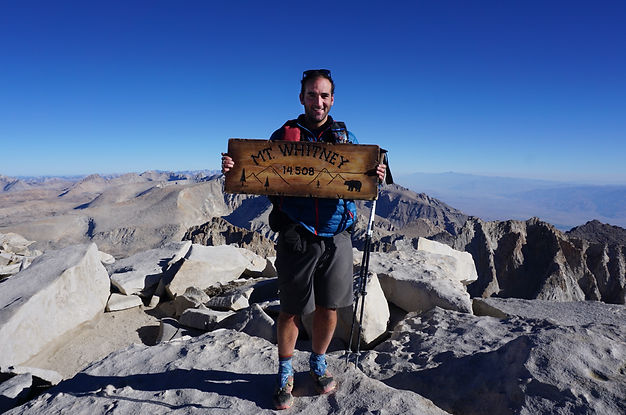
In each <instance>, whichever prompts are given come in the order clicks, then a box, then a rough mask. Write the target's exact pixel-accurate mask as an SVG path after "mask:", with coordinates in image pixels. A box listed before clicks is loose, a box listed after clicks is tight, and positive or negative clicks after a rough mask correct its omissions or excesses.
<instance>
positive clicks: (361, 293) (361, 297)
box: [346, 149, 393, 368]
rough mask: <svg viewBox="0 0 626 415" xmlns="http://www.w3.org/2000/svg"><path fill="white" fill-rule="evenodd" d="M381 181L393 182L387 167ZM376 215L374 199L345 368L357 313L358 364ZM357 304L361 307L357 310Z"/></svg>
mask: <svg viewBox="0 0 626 415" xmlns="http://www.w3.org/2000/svg"><path fill="white" fill-rule="evenodd" d="M381 156H382V160H381V162H382V163H384V164H385V165H386V166H389V162H388V159H387V150H382V149H381ZM382 182H386V183H393V179H392V178H391V172H389V169H388V168H387V169H386V170H385V176H384V178H383V180H382ZM375 215H376V199H374V200H373V201H372V210H371V212H370V219H369V221H368V223H367V232H366V234H365V244H364V246H363V258H362V259H361V269H360V270H359V283H358V288H357V290H356V293H355V299H354V310H353V311H352V326H351V327H350V341H349V344H348V349H347V350H346V368H347V367H348V365H349V361H348V359H349V357H350V354H351V353H352V341H353V338H354V323H355V322H356V317H357V313H359V330H358V335H357V340H356V353H355V355H356V358H355V361H354V367H355V368H357V367H358V365H359V356H360V354H361V331H362V328H363V312H364V310H365V296H366V295H367V291H366V290H365V289H366V287H367V274H368V271H369V264H370V250H371V243H372V233H373V228H374V216H375ZM359 305H360V306H361V309H360V310H359Z"/></svg>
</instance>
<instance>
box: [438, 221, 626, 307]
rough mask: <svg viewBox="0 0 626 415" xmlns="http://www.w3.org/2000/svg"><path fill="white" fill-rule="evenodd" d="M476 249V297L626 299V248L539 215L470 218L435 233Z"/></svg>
mask: <svg viewBox="0 0 626 415" xmlns="http://www.w3.org/2000/svg"><path fill="white" fill-rule="evenodd" d="M433 239H435V240H437V239H439V240H441V241H442V242H446V243H448V244H449V245H451V246H452V247H453V248H455V249H458V250H461V251H467V252H469V253H471V254H472V257H473V258H474V262H475V264H476V269H477V272H478V281H477V282H475V283H473V284H472V285H470V286H469V292H470V294H471V295H472V296H474V297H489V296H498V297H515V298H525V299H545V300H557V301H580V300H596V301H604V302H607V303H616V304H624V303H625V300H626V248H625V247H624V246H623V245H609V244H606V243H593V242H588V241H586V240H582V239H578V238H574V237H568V236H567V235H566V234H564V233H562V232H561V231H559V230H558V229H556V228H555V227H554V226H552V225H550V224H548V223H545V222H542V221H540V220H538V219H537V218H532V219H529V220H528V221H525V222H522V221H504V222H484V221H482V220H480V219H478V218H472V219H470V220H468V221H467V223H466V224H465V226H464V227H463V228H462V229H461V230H460V232H459V235H458V236H456V237H455V238H438V237H435V238H433Z"/></svg>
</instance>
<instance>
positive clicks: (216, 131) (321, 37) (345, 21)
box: [0, 1, 626, 184]
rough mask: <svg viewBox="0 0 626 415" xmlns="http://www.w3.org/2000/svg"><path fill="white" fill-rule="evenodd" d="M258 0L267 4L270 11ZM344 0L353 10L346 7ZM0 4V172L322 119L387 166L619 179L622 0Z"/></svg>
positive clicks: (206, 162) (625, 148)
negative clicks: (327, 94)
mask: <svg viewBox="0 0 626 415" xmlns="http://www.w3.org/2000/svg"><path fill="white" fill-rule="evenodd" d="M272 5H275V7H272ZM355 5H358V7H354V6H355ZM322 15H323V12H322V11H321V10H320V11H312V10H311V7H307V6H306V5H304V4H294V3H292V2H285V3H283V4H281V3H280V2H274V3H269V4H259V3H257V2H240V3H236V4H225V3H219V4H213V3H207V2H201V1H189V2H185V3H184V4H178V3H170V2H164V1H156V2H155V1H129V2H123V3H122V2H113V3H106V4H105V3H92V2H87V3H86V2H79V1H59V2H45V1H28V2H15V3H7V2H5V3H3V4H2V5H0V39H2V40H0V53H1V54H2V56H3V64H2V65H0V91H1V92H0V98H1V99H0V149H1V151H2V153H1V154H2V158H1V160H2V161H1V162H0V174H1V175H5V176H10V177H17V176H71V175H88V174H103V175H107V174H123V173H128V172H143V171H147V170H163V171H194V170H216V169H218V168H219V155H220V152H222V151H225V149H226V143H227V140H228V139H229V138H231V137H237V138H263V137H269V135H270V134H271V133H272V131H274V130H275V129H276V128H278V127H280V125H282V124H283V123H284V121H286V120H287V119H289V118H295V117H296V116H297V115H298V114H299V113H300V112H301V106H300V104H299V101H298V92H299V80H300V77H301V74H302V71H303V70H305V69H311V68H322V67H323V68H329V69H331V71H332V73H333V77H334V79H335V81H336V85H337V89H336V94H335V106H334V108H333V109H332V110H331V115H333V116H334V117H335V118H336V119H338V120H342V121H345V122H346V124H347V125H348V128H349V129H350V130H351V131H352V132H353V133H354V134H355V135H356V136H357V138H358V140H359V142H360V143H363V144H378V145H380V146H381V147H383V148H386V149H387V150H389V157H390V161H391V166H392V170H393V173H394V174H395V175H397V176H400V175H404V174H410V173H416V172H425V173H441V172H448V171H454V172H463V173H464V174H476V175H485V176H501V177H512V178H532V179H543V180H554V181H566V182H575V183H590V184H626V163H624V162H623V155H624V154H626V117H625V116H624V114H626V100H624V96H626V77H625V76H624V74H625V73H626V26H624V24H623V22H624V21H626V4H625V3H624V2H621V1H600V2H594V3H593V4H591V3H587V2H576V1H575V2H572V1H568V2H565V1H554V2H539V1H528V2H523V3H515V4H512V3H506V4H505V3H502V2H496V1H479V2H472V3H471V4H470V3H467V2H462V1H445V2H437V3H433V2H402V3H393V4H374V5H370V6H365V5H363V4H362V3H351V2H337V3H336V4H333V7H332V13H330V15H329V16H328V17H326V18H321V16H322Z"/></svg>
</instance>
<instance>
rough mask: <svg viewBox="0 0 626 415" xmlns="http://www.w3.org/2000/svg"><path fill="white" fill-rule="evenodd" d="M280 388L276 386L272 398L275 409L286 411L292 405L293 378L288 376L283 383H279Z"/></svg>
mask: <svg viewBox="0 0 626 415" xmlns="http://www.w3.org/2000/svg"><path fill="white" fill-rule="evenodd" d="M281 383H282V386H278V387H277V388H276V391H275V392H274V396H273V397H272V402H273V403H274V408H275V409H288V408H291V405H293V395H292V394H291V391H292V390H293V376H288V377H287V378H286V379H285V381H284V382H281Z"/></svg>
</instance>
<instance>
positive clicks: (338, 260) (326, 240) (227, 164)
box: [222, 69, 385, 409]
mask: <svg viewBox="0 0 626 415" xmlns="http://www.w3.org/2000/svg"><path fill="white" fill-rule="evenodd" d="M334 92H335V83H334V81H333V79H332V78H331V74H330V71H329V70H326V69H318V70H310V71H305V72H304V74H303V77H302V81H301V90H300V103H301V104H302V105H303V106H304V114H302V115H300V116H299V117H298V118H297V119H295V120H289V121H287V122H286V123H285V124H284V125H283V126H282V127H281V128H279V129H278V130H276V131H275V132H274V133H273V134H272V137H271V140H291V141H328V142H333V143H337V142H353V143H354V142H355V141H356V140H355V139H354V136H352V134H351V133H349V132H348V130H347V129H346V127H345V124H344V123H341V122H335V121H334V120H333V119H332V117H331V116H330V115H329V114H328V113H329V111H330V109H331V107H332V106H333V104H334V100H335V96H334ZM233 166H234V162H233V160H232V158H231V157H229V156H228V155H227V154H222V171H223V172H224V173H226V172H227V171H229V170H230V169H231V168H233ZM377 174H378V177H379V179H380V180H381V181H382V180H383V178H384V176H385V166H384V165H382V164H381V165H379V166H378V168H377ZM270 200H272V203H273V205H274V209H273V210H272V213H271V215H270V226H271V227H272V229H273V230H275V231H278V232H279V236H278V241H277V245H276V255H277V256H276V269H277V271H278V285H279V292H280V294H279V297H280V313H279V317H278V330H277V337H278V360H279V368H278V382H277V388H276V392H275V394H274V396H273V401H274V406H275V407H276V409H286V408H289V407H291V405H292V404H293V396H292V394H291V391H292V389H293V374H294V371H293V368H292V364H291V357H292V355H293V352H294V348H295V345H296V340H297V338H298V320H297V319H298V318H299V317H300V316H301V315H302V314H308V313H310V312H314V314H313V335H312V353H311V358H310V359H309V364H310V373H311V376H312V378H313V381H314V383H315V386H316V389H317V390H318V392H319V393H330V392H332V391H333V390H334V389H335V388H336V387H337V383H336V382H335V380H334V379H333V376H332V375H331V373H330V371H328V369H327V364H326V355H325V354H326V349H327V348H328V346H329V344H330V341H331V339H332V337H333V333H334V331H335V326H336V324H337V308H341V307H347V306H350V305H351V304H352V301H353V292H352V280H353V273H352V241H351V239H350V231H351V229H352V225H353V224H354V221H355V219H356V205H355V204H354V201H352V200H344V199H319V198H301V197H272V198H270Z"/></svg>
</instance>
